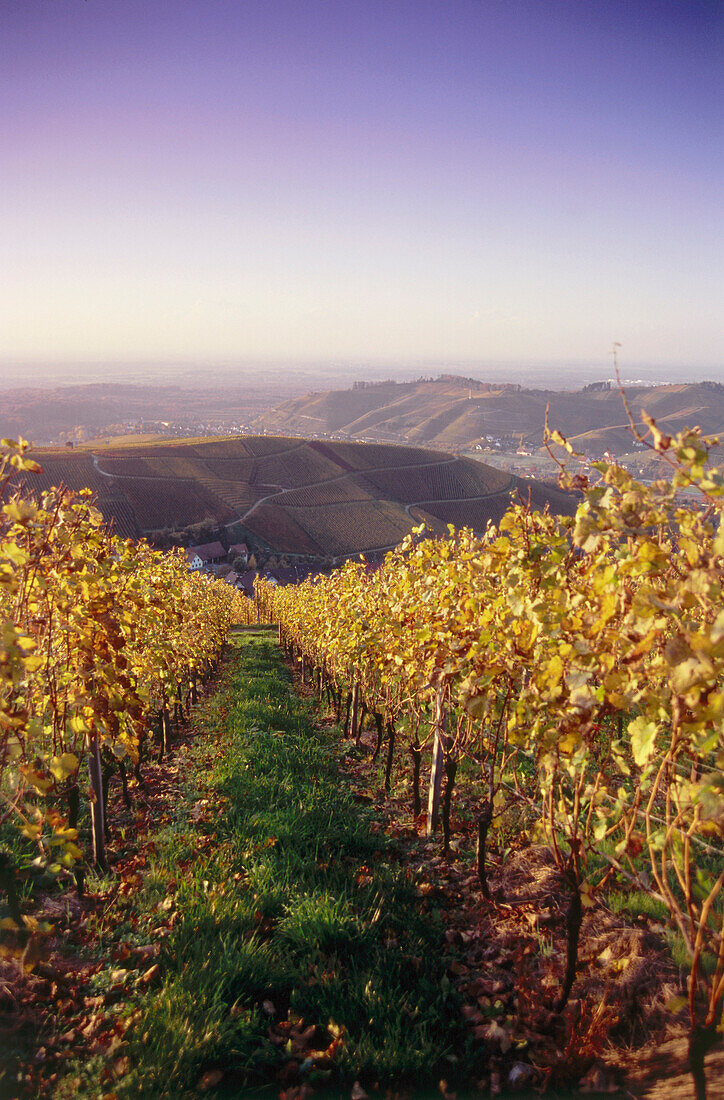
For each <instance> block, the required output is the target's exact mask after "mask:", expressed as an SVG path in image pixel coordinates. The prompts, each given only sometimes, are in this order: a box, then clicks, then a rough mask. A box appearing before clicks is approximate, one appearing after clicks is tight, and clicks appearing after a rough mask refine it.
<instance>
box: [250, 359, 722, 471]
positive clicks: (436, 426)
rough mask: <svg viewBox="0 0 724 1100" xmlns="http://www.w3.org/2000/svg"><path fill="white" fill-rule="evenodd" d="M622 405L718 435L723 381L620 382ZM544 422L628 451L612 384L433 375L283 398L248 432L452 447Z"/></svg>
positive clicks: (594, 443)
mask: <svg viewBox="0 0 724 1100" xmlns="http://www.w3.org/2000/svg"><path fill="white" fill-rule="evenodd" d="M626 392H627V396H628V400H629V403H630V406H631V409H632V411H633V413H634V415H635V416H636V417H640V415H641V410H642V409H645V410H646V412H648V413H649V414H650V415H651V416H653V417H654V418H655V419H656V420H657V421H658V422H659V423H660V424H661V426H662V427H663V428H665V429H666V430H667V431H669V432H672V431H675V430H679V429H681V428H683V427H692V426H694V425H696V424H698V425H700V426H701V428H702V429H703V430H704V431H705V432H706V433H707V434H717V435H724V385H721V384H720V383H717V382H697V383H682V384H680V385H666V386H638V387H637V386H632V387H629V388H627V391H626ZM547 405H550V423H551V426H552V427H555V428H558V430H559V431H561V432H563V434H564V435H566V436H568V438H569V439H571V440H572V441H573V442H574V443H575V442H577V441H580V443H581V445H582V449H585V450H587V451H588V452H589V453H591V454H601V453H603V451H605V450H611V451H613V452H619V453H620V452H621V451H623V450H630V449H631V447H630V443H631V436H630V433H629V429H628V424H627V420H626V414H625V410H624V407H623V403H622V400H621V396H620V394H619V392H618V390H617V389H616V387H615V386H613V387H610V386H609V385H608V384H606V383H600V384H598V383H594V384H593V385H591V386H587V387H585V388H584V389H582V390H577V391H559V390H534V389H524V388H523V387H520V386H517V385H498V384H488V383H485V382H478V381H475V380H473V379H466V378H456V377H451V376H443V377H441V378H438V379H436V380H434V381H426V382H423V381H420V382H383V383H377V384H372V385H359V384H358V385H356V386H354V387H353V388H352V389H350V390H329V391H327V392H325V393H312V394H307V395H306V396H305V397H296V398H294V399H292V400H290V401H285V402H283V403H282V404H280V405H277V406H276V408H274V409H271V410H268V411H267V412H264V413H262V414H261V415H260V416H259V417H257V419H256V420H254V421H253V425H252V426H253V428H254V429H258V430H264V431H273V432H284V433H295V434H296V433H299V434H305V435H309V434H314V435H337V436H344V437H347V438H350V439H376V440H381V441H385V442H390V443H410V444H415V445H428V446H430V445H433V446H436V447H454V448H460V447H465V446H472V445H474V444H476V443H479V442H480V441H481V440H485V438H486V437H488V436H490V437H493V438H496V439H503V440H505V441H515V442H519V441H523V442H525V443H527V444H530V445H533V446H540V443H541V440H542V436H543V426H544V423H545V412H546V406H547Z"/></svg>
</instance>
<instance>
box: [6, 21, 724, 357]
mask: <svg viewBox="0 0 724 1100" xmlns="http://www.w3.org/2000/svg"><path fill="white" fill-rule="evenodd" d="M723 27H724V8H722V7H721V6H720V5H719V4H718V3H715V2H688V0H677V2H674V0H668V2H667V0H661V2H653V0H651V2H647V0H601V2H600V0H558V2H552V0H551V2H549V0H499V2H497V0H2V3H0V49H1V50H2V65H1V66H0V102H1V103H2V111H0V155H1V156H2V165H3V168H2V181H3V182H2V200H1V201H0V232H1V233H2V240H3V254H4V263H3V265H2V267H3V271H2V274H0V294H1V296H2V297H1V298H0V301H2V306H0V357H2V359H3V360H5V361H6V362H9V361H10V360H12V359H16V360H17V359H21V360H22V359H28V360H30V359H33V360H43V359H45V360H47V361H60V360H67V359H88V360H103V359H106V360H113V359H116V358H119V359H132V358H138V359H144V358H149V359H154V360H158V359H174V358H183V359H186V360H188V359H197V360H199V361H209V362H211V361H214V360H215V359H219V358H224V359H226V360H228V359H233V358H234V357H238V358H239V359H244V358H249V357H256V358H264V357H268V358H270V359H271V358H274V359H276V360H280V359H281V360H284V359H287V360H289V361H290V362H293V361H296V360H306V361H309V360H310V359H312V360H314V359H318V360H319V361H320V362H330V361H333V360H334V359H335V358H336V357H344V358H347V359H349V358H355V359H359V360H360V361H362V360H365V359H368V360H375V359H384V360H399V361H400V362H410V361H416V360H423V359H425V360H430V361H439V362H440V363H441V364H442V363H446V362H451V361H456V360H465V361H479V362H480V363H483V364H484V363H485V362H486V361H489V360H493V359H496V360H501V359H503V360H506V359H509V360H510V361H511V362H514V361H518V362H519V361H534V360H537V359H546V360H556V359H560V360H561V361H563V360H567V361H568V360H572V359H576V358H580V359H582V360H585V361H587V362H591V361H596V360H601V361H603V360H604V359H605V357H606V354H607V351H608V348H609V346H610V344H611V342H612V340H614V339H617V340H620V341H621V342H622V344H623V345H624V355H625V357H626V358H627V359H628V360H629V361H630V362H648V363H651V364H658V363H660V364H662V365H665V364H668V365H676V366H680V367H681V368H682V373H686V372H688V373H689V374H692V375H693V374H700V373H702V372H703V373H704V374H709V375H711V374H712V372H713V370H714V369H716V368H721V365H722V355H721V352H722V342H721V328H722V326H721V321H720V315H721V308H720V307H721V259H720V256H721V233H720V228H721V221H720V213H721V167H722V123H721V105H722V60H723V53H722V30H723Z"/></svg>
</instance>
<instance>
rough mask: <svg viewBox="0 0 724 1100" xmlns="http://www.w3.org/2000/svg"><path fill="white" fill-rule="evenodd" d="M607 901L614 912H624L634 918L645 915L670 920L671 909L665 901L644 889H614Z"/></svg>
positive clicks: (654, 918) (655, 918)
mask: <svg viewBox="0 0 724 1100" xmlns="http://www.w3.org/2000/svg"><path fill="white" fill-rule="evenodd" d="M607 902H608V907H609V909H610V910H611V912H612V913H622V914H624V915H625V916H628V917H634V918H635V917H639V916H644V917H651V918H652V919H653V920H660V921H664V920H668V916H669V911H668V909H667V908H666V906H665V905H664V903H663V902H661V901H659V900H658V898H652V897H651V895H650V894H647V893H645V891H643V890H633V889H631V890H612V891H611V892H610V893H609V895H608V898H607Z"/></svg>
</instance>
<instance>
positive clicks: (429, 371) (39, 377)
mask: <svg viewBox="0 0 724 1100" xmlns="http://www.w3.org/2000/svg"><path fill="white" fill-rule="evenodd" d="M620 366H621V378H622V379H623V380H624V382H626V383H627V384H629V385H630V384H632V383H634V382H637V381H641V382H643V383H645V384H647V385H653V384H655V383H661V384H677V383H685V382H703V381H711V382H719V383H720V384H724V367H720V368H718V369H713V368H710V367H709V368H700V369H698V370H697V369H690V370H688V371H685V370H683V369H682V368H677V367H676V366H673V365H663V364H656V363H633V364H631V363H627V362H625V361H624V362H621V363H620ZM29 370H30V374H28V371H29ZM441 374H456V375H461V376H464V377H469V378H474V379H476V380H480V381H491V382H510V383H517V384H520V385H522V386H523V387H529V388H533V389H534V388H544V389H551V390H569V389H570V390H575V389H579V388H581V387H582V386H585V385H588V384H589V383H591V382H597V381H605V380H608V379H613V378H614V370H613V364H612V360H611V357H610V356H609V357H608V359H602V360H600V361H599V362H576V363H560V362H558V363H556V362H551V361H548V362H546V361H538V362H530V363H520V362H519V363H504V362H502V363H501V362H499V361H498V362H490V363H480V362H465V361H460V360H456V361H452V362H443V361H442V360H436V361H421V362H417V363H394V362H385V361H369V360H368V361H364V362H359V363H354V362H347V363H345V362H330V363H314V362H310V361H306V360H302V361H295V362H294V361H293V362H282V361H274V362H269V361H267V362H263V361H256V362H248V361H247V362H236V363H229V362H226V363H224V362H193V361H189V360H186V361H185V362H174V361H171V362H169V361H156V362H148V361H146V360H140V361H139V360H137V361H133V360H130V361H129V360H125V361H124V360H119V361H116V362H105V363H98V362H87V363H83V362H80V361H72V362H65V363H62V362H61V363H57V362H56V363H41V362H40V361H36V362H34V363H16V364H13V363H3V362H2V360H0V392H3V391H9V390H16V389H27V388H30V389H44V388H51V387H63V386H75V385H81V384H83V385H87V384H97V385H103V384H106V385H107V384H113V383H117V384H129V385H130V384H132V385H147V386H163V385H168V386H180V387H184V388H202V387H204V386H206V385H209V384H215V385H220V384H223V383H224V382H229V383H231V382H237V383H241V382H242V381H246V382H247V383H248V384H250V385H253V386H254V388H265V389H269V390H270V391H279V392H280V393H282V392H284V391H285V390H294V391H295V392H299V391H301V390H306V389H308V390H316V389H345V388H348V387H349V386H351V385H352V383H353V382H355V381H372V382H374V381H384V380H387V379H389V380H392V381H398V382H410V381H414V380H415V379H417V378H419V377H426V378H427V377H430V378H436V377H437V376H438V375H441Z"/></svg>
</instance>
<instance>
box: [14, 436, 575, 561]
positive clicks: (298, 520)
mask: <svg viewBox="0 0 724 1100" xmlns="http://www.w3.org/2000/svg"><path fill="white" fill-rule="evenodd" d="M35 454H36V457H37V459H38V461H39V462H40V463H41V464H42V466H43V473H42V475H40V478H37V477H34V478H33V479H32V481H30V480H29V482H28V488H29V489H30V490H31V491H33V490H34V491H38V490H40V491H42V490H43V489H45V488H48V487H49V486H50V485H58V484H64V485H66V486H68V487H69V488H71V489H81V488H83V487H86V486H87V487H88V488H90V489H92V491H93V492H94V493H95V494H96V496H97V501H98V506H99V508H100V509H101V511H102V512H103V514H104V516H105V517H106V519H107V520H109V521H112V522H113V525H114V527H115V530H116V531H117V532H118V533H119V534H121V535H123V536H130V537H137V536H139V535H147V536H152V535H154V533H157V532H159V531H161V530H164V529H169V528H170V529H182V528H186V527H189V526H192V525H195V524H199V523H211V524H213V525H214V526H215V527H219V528H223V527H234V530H235V537H237V538H238V535H239V530H240V528H241V531H242V533H243V535H244V536H245V537H246V538H247V539H248V540H249V541H250V542H251V543H252V544H253V545H258V546H261V547H264V548H267V549H271V550H274V551H276V552H278V553H284V554H312V555H315V556H322V557H330V556H332V557H341V556H345V555H350V554H355V553H360V552H363V551H372V550H380V549H383V548H386V547H391V546H394V545H396V544H397V543H398V542H399V541H400V540H401V539H402V538H403V537H404V535H405V534H406V533H407V532H408V531H409V530H410V528H411V527H412V526H413V525H415V524H418V523H420V522H422V521H424V522H425V523H427V525H428V526H429V527H430V528H431V529H432V530H433V531H444V530H445V528H446V525H447V524H448V523H454V524H455V525H456V526H472V527H474V528H476V529H477V530H483V529H484V528H485V525H486V523H487V521H488V519H492V520H496V519H498V518H499V517H500V516H501V515H502V514H503V512H504V511H505V509H506V508H507V506H508V503H509V501H510V493H511V492H513V491H516V490H518V491H519V492H520V493H522V494H523V495H524V496H526V497H527V495H528V493H529V492H530V493H531V496H532V499H533V501H534V502H535V503H536V504H537V505H539V506H543V505H544V504H545V503H547V502H549V503H550V504H551V507H552V508H554V509H555V510H556V511H569V510H571V508H572V503H571V499H570V497H569V496H567V495H566V494H564V493H561V492H560V491H558V490H557V489H554V488H552V487H547V486H546V487H544V486H542V485H541V484H539V483H536V482H531V483H529V482H526V481H524V480H522V479H519V478H514V477H511V476H510V475H508V474H505V473H503V472H501V471H500V470H495V469H493V468H492V467H489V466H484V465H482V464H481V463H479V462H473V461H471V460H469V459H464V458H462V459H461V458H453V457H451V456H449V455H445V454H442V453H440V452H439V451H430V450H425V449H423V448H418V447H395V446H387V445H382V444H363V443H338V442H334V443H332V442H323V441H319V440H311V441H307V440H300V439H290V438H285V437H283V436H245V437H238V436H237V437H234V438H230V439H212V440H202V441H189V442H188V443H184V442H181V443H177V442H174V443H168V444H166V443H154V444H138V445H135V446H128V447H124V448H115V449H114V448H112V447H106V448H98V449H94V450H90V449H82V448H79V449H77V450H74V451H70V450H67V449H63V450H60V449H55V450H41V451H37V452H35Z"/></svg>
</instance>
